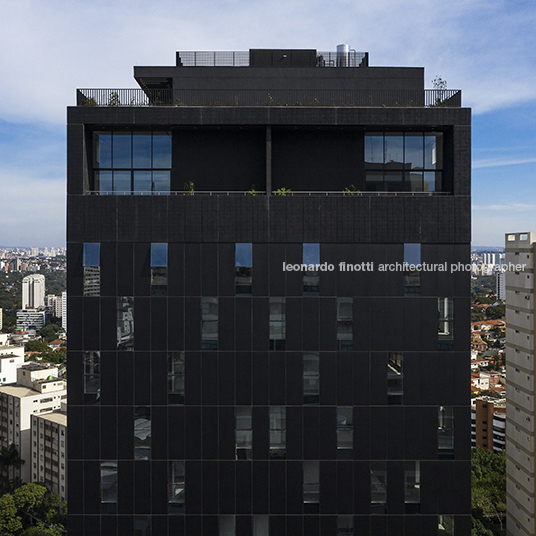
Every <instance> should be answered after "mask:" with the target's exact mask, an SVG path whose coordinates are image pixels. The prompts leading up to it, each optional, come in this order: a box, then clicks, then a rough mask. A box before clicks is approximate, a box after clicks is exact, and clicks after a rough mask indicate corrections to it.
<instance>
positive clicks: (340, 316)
mask: <svg viewBox="0 0 536 536" xmlns="http://www.w3.org/2000/svg"><path fill="white" fill-rule="evenodd" d="M353 303H354V301H353V298H337V350H339V351H351V350H353V349H354V343H353V323H354V312H353Z"/></svg>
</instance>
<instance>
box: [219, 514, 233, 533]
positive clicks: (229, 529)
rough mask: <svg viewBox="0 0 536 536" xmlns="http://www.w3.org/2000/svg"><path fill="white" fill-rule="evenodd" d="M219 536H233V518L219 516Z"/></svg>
mask: <svg viewBox="0 0 536 536" xmlns="http://www.w3.org/2000/svg"><path fill="white" fill-rule="evenodd" d="M220 536H235V516H220Z"/></svg>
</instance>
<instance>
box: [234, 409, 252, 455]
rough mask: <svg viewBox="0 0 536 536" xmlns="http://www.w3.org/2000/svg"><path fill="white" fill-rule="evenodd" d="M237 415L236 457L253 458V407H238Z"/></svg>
mask: <svg viewBox="0 0 536 536" xmlns="http://www.w3.org/2000/svg"><path fill="white" fill-rule="evenodd" d="M235 415H236V430H235V434H236V459H237V460H251V459H252V448H253V430H252V422H251V407H249V406H246V407H240V406H239V407H237V408H236V409H235Z"/></svg>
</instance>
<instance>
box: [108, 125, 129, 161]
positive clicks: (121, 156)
mask: <svg viewBox="0 0 536 536" xmlns="http://www.w3.org/2000/svg"><path fill="white" fill-rule="evenodd" d="M112 167H113V168H130V167H132V134H131V133H130V132H122V131H114V132H113V133H112Z"/></svg>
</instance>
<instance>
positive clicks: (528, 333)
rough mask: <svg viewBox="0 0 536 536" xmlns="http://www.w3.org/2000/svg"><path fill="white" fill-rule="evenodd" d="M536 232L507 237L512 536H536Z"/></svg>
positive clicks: (508, 484)
mask: <svg viewBox="0 0 536 536" xmlns="http://www.w3.org/2000/svg"><path fill="white" fill-rule="evenodd" d="M535 250H536V233H514V234H507V235H506V266H507V267H508V271H507V272H506V377H507V381H506V398H507V406H506V515H507V534H508V536H534V534H536V530H535V523H534V517H535V512H534V508H535V504H534V500H535V484H534V477H535V475H534V458H535V447H536V445H535V443H536V437H535V433H534V419H535V406H534V394H535V393H534V358H535V355H534V353H535V352H534V328H535V326H534V321H535V301H534V299H535V296H534V258H535V252H536V251H535Z"/></svg>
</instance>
